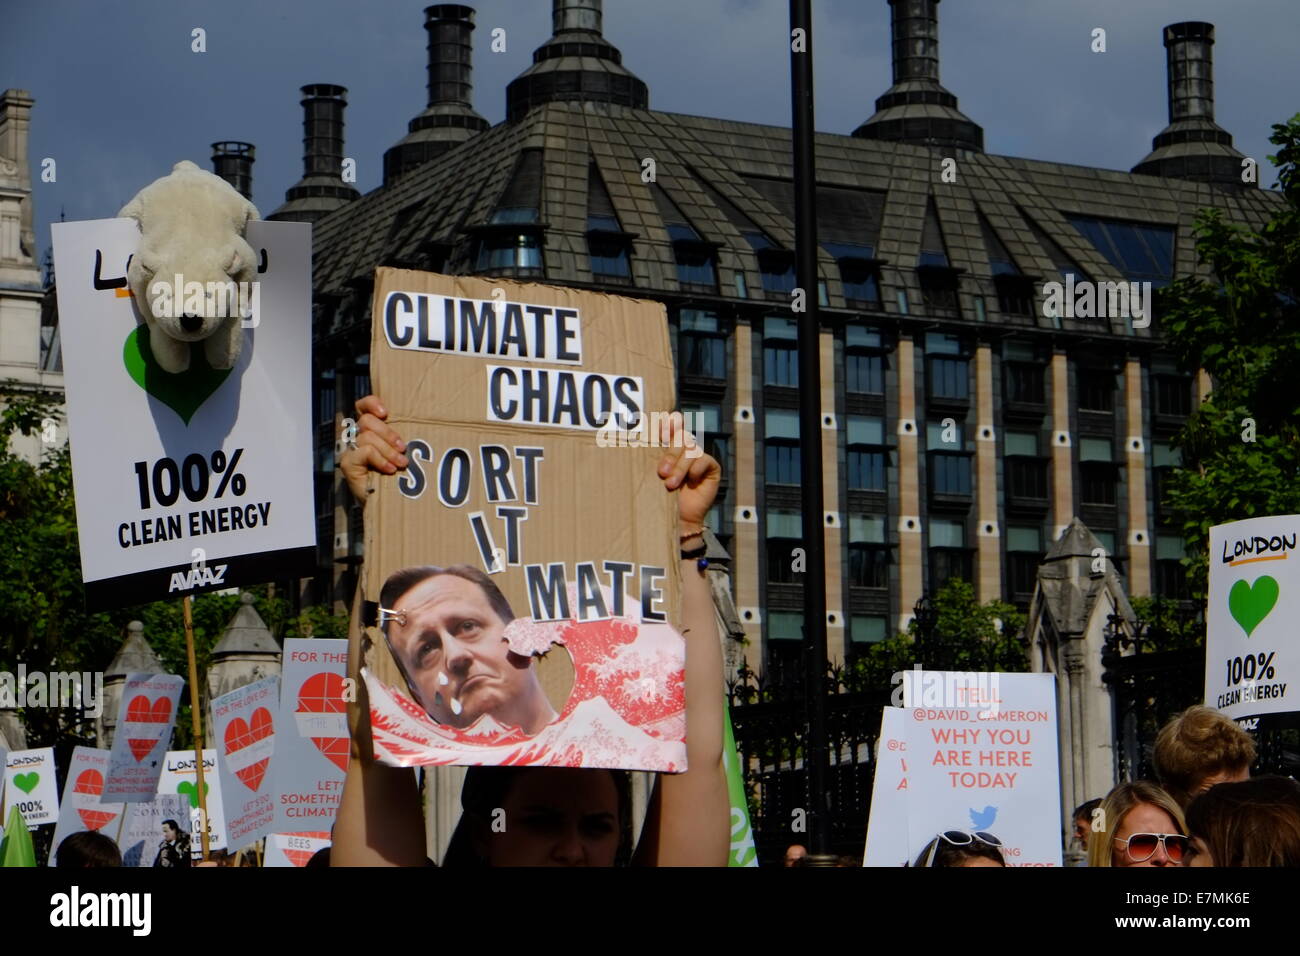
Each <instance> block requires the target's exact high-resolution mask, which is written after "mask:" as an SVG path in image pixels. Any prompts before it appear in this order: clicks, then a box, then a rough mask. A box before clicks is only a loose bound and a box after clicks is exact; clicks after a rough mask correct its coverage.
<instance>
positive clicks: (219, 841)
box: [158, 750, 226, 856]
mask: <svg viewBox="0 0 1300 956" xmlns="http://www.w3.org/2000/svg"><path fill="white" fill-rule="evenodd" d="M158 792H159V793H160V794H164V793H176V794H180V795H181V796H182V797H184V798H185V800H186V803H187V804H188V806H189V811H190V832H191V833H193V834H194V842H193V844H192V846H191V850H193V852H194V854H195V855H196V856H202V854H203V840H202V830H201V829H200V821H201V819H202V813H201V812H200V809H199V784H198V771H197V770H195V768H194V751H193V750H169V751H168V752H167V756H166V758H165V759H164V760H163V771H162V776H161V777H159V778H158ZM203 792H204V793H205V794H206V795H207V805H208V820H207V823H208V848H209V849H211V850H224V849H225V848H226V818H225V811H224V810H223V809H222V804H221V775H220V774H219V773H217V752H216V751H215V750H205V751H203Z"/></svg>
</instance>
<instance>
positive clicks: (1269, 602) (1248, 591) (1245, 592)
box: [1228, 574, 1281, 637]
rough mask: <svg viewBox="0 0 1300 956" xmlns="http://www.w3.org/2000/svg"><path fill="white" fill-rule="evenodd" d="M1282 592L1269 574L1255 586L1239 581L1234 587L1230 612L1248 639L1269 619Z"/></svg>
mask: <svg viewBox="0 0 1300 956" xmlns="http://www.w3.org/2000/svg"><path fill="white" fill-rule="evenodd" d="M1280 591H1281V589H1280V588H1279V587H1278V586H1277V581H1275V580H1274V579H1273V578H1271V577H1269V576H1268V575H1267V574H1265V575H1264V576H1263V577H1261V578H1257V579H1256V580H1255V583H1254V585H1250V584H1247V583H1246V582H1245V581H1238V582H1237V583H1236V584H1234V585H1233V586H1232V590H1231V591H1229V592H1228V611H1229V613H1230V614H1232V619H1233V620H1234V621H1236V622H1237V623H1238V624H1240V625H1241V629H1242V630H1243V631H1245V632H1246V636H1247V637H1250V634H1251V632H1252V631H1253V630H1255V628H1257V627H1259V622H1260V621H1262V620H1264V618H1266V617H1268V612H1269V611H1271V610H1273V605H1275V604H1277V596H1278V593H1279V592H1280Z"/></svg>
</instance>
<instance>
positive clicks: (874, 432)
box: [846, 415, 887, 491]
mask: <svg viewBox="0 0 1300 956" xmlns="http://www.w3.org/2000/svg"><path fill="white" fill-rule="evenodd" d="M847 426H848V427H847V429H846V431H847V435H846V438H847V464H848V473H849V488H850V489H851V490H854V491H885V490H886V489H887V486H886V484H885V464H886V462H885V455H886V454H887V450H886V448H885V447H884V444H885V423H884V420H883V419H880V418H868V417H866V416H862V415H850V416H849V418H848V422H847Z"/></svg>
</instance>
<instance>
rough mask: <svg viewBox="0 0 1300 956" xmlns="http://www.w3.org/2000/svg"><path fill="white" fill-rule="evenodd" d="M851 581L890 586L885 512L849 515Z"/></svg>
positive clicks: (853, 583)
mask: <svg viewBox="0 0 1300 956" xmlns="http://www.w3.org/2000/svg"><path fill="white" fill-rule="evenodd" d="M849 584H850V585H851V586H853V587H859V588H887V587H889V545H888V544H887V543H886V541H885V519H884V516H883V515H851V516H850V517H849Z"/></svg>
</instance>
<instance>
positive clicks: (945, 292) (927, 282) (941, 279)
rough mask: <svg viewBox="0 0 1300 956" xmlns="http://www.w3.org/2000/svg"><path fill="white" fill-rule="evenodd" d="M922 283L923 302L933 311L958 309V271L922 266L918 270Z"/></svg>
mask: <svg viewBox="0 0 1300 956" xmlns="http://www.w3.org/2000/svg"><path fill="white" fill-rule="evenodd" d="M916 274H917V278H918V280H919V281H920V283H921V301H922V302H923V303H924V304H925V306H926V308H929V309H932V310H942V311H955V310H956V309H957V276H958V272H957V270H956V269H947V268H939V267H936V266H924V265H923V266H920V267H918V268H917V270H916Z"/></svg>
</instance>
